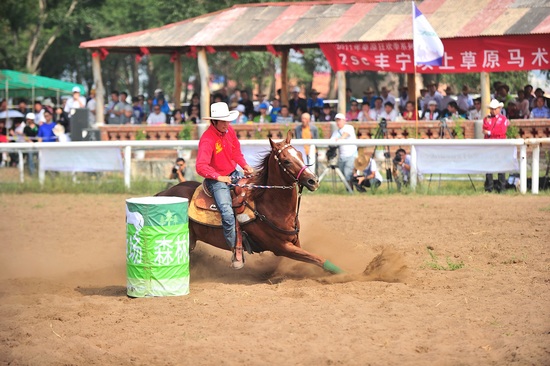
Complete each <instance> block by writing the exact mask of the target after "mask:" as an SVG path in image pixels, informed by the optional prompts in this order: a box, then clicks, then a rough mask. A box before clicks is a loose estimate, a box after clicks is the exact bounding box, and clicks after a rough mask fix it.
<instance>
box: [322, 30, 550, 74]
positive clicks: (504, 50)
mask: <svg viewBox="0 0 550 366" xmlns="http://www.w3.org/2000/svg"><path fill="white" fill-rule="evenodd" d="M442 41H443V47H444V48H445V54H444V56H443V65H441V66H418V67H417V69H416V72H418V73H423V74H445V73H466V72H481V71H487V72H501V71H520V70H548V69H550V55H549V53H550V36H548V35H547V34H536V35H519V36H498V37H477V38H473V37H472V38H453V39H442ZM319 46H320V47H321V50H322V51H323V53H324V54H325V57H326V58H327V60H328V62H329V63H330V66H331V67H332V69H333V70H335V71H391V72H397V73H411V74H412V73H414V60H413V43H412V41H380V42H353V43H325V44H320V45H319Z"/></svg>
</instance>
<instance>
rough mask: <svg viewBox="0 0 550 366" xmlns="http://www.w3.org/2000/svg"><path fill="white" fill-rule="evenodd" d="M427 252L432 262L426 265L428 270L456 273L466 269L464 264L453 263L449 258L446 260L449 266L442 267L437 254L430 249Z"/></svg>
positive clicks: (427, 262)
mask: <svg viewBox="0 0 550 366" xmlns="http://www.w3.org/2000/svg"><path fill="white" fill-rule="evenodd" d="M426 250H427V251H428V254H429V255H430V258H431V260H429V261H426V262H425V263H424V266H425V267H426V268H431V269H435V270H438V271H456V270H458V269H461V268H462V267H464V262H462V261H460V262H453V261H452V260H451V258H449V257H447V258H446V262H447V266H444V265H441V264H440V263H439V259H438V258H437V255H436V254H435V252H434V251H433V250H432V249H430V248H426Z"/></svg>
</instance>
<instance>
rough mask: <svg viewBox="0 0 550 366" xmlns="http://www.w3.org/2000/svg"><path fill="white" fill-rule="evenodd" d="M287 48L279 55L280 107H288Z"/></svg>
mask: <svg viewBox="0 0 550 366" xmlns="http://www.w3.org/2000/svg"><path fill="white" fill-rule="evenodd" d="M287 71H288V48H285V49H284V50H283V51H282V53H281V105H286V106H288V73H287Z"/></svg>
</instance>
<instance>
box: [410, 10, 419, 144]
mask: <svg viewBox="0 0 550 366" xmlns="http://www.w3.org/2000/svg"><path fill="white" fill-rule="evenodd" d="M411 8H412V19H413V22H412V26H413V36H412V42H413V65H414V106H415V113H414V121H415V124H414V138H415V139H417V138H418V107H419V105H418V95H417V89H418V88H417V87H416V52H415V51H414V50H415V48H414V34H415V31H416V29H415V28H416V25H415V21H414V0H412V1H411Z"/></svg>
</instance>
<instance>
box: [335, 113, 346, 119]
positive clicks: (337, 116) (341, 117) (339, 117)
mask: <svg viewBox="0 0 550 366" xmlns="http://www.w3.org/2000/svg"><path fill="white" fill-rule="evenodd" d="M334 119H335V120H337V119H344V120H345V119H346V116H344V114H342V113H338V114H336V116H334Z"/></svg>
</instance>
